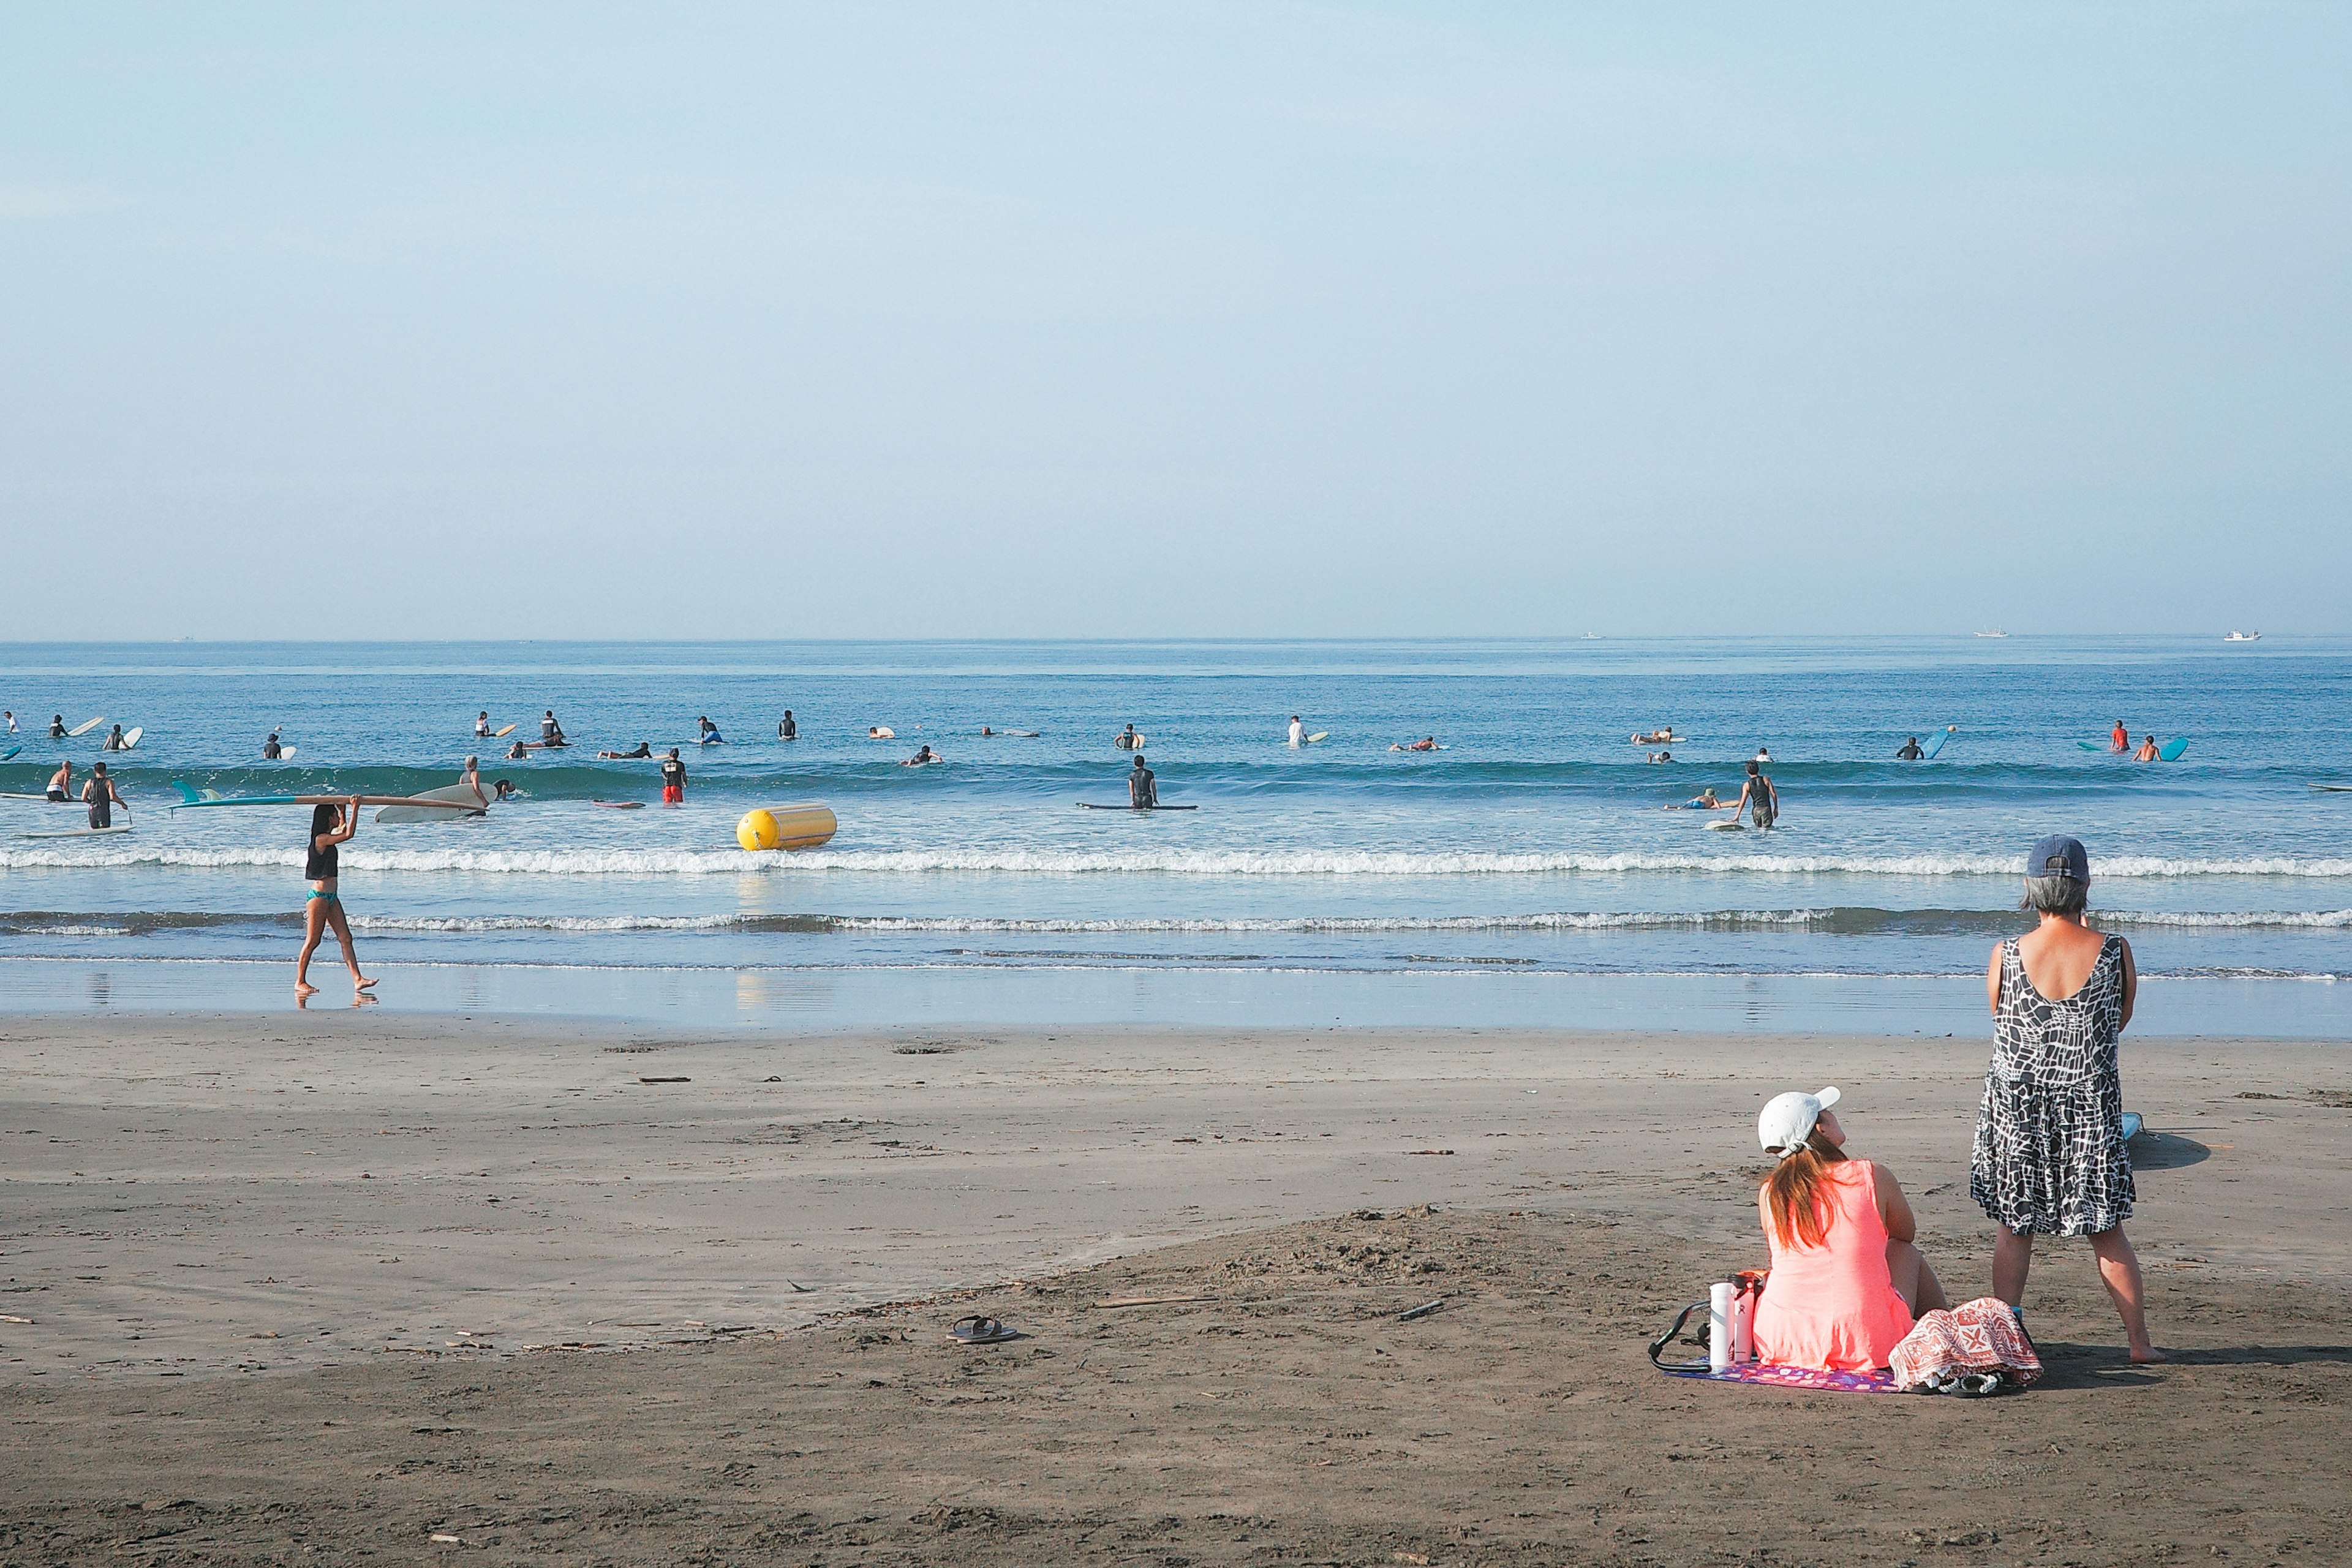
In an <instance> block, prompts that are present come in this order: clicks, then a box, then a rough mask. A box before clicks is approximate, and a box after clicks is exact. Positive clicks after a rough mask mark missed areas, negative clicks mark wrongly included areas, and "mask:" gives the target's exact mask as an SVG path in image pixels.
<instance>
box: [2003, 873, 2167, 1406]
mask: <svg viewBox="0 0 2352 1568" xmlns="http://www.w3.org/2000/svg"><path fill="white" fill-rule="evenodd" d="M2090 891H2091V858H2090V855H2089V853H2088V852H2087V851H2085V850H2084V847H2083V844H2082V840H2080V839H2077V838H2067V837H2062V836H2060V835H2056V834H2053V835H2052V836H2051V837H2047V838H2044V839H2042V841H2041V842H2040V843H2038V844H2036V845H2035V846H2034V847H2033V852H2032V854H2031V855H2029V856H2028V857H2027V858H2026V862H2025V899H2024V902H2023V903H2022V905H2021V907H2022V908H2025V909H2029V910H2034V911H2036V912H2037V913H2039V914H2040V916H2041V917H2042V923H2041V925H2040V926H2039V927H2037V928H2036V929H2035V930H2033V931H2029V932H2028V933H2026V934H2025V935H2023V936H2013V937H2011V938H2010V939H2009V940H2007V941H2006V942H2001V943H2000V945H1999V946H1997V947H1995V948H1994V949H1993V950H1992V963H1991V966H1990V968H1988V969H1987V970H1986V971H1985V991H1986V993H1987V994H1988V995H1989V996H1990V999H1991V1002H1992V1018H1993V1047H1992V1067H1991V1069H1990V1071H1989V1072H1987V1073H1986V1075H1985V1089H1984V1101H1983V1105H1982V1108H1981V1109H1980V1110H1979V1112H1978V1115H1977V1141H1976V1152H1975V1155H1974V1157H1973V1158H1972V1159H1971V1160H1970V1162H1969V1196H1970V1197H1971V1198H1974V1199H1975V1200H1976V1202H1977V1204H1978V1205H1979V1206H1980V1207H1981V1208H1982V1209H1983V1210H1984V1211H1985V1214H1986V1215H1987V1216H1988V1217H1990V1219H1991V1220H1992V1221H1993V1222H1994V1223H1995V1224H1996V1225H1998V1226H2000V1234H1999V1235H1998V1236H1997V1237H1995V1238H1994V1241H1993V1250H1992V1293H1993V1294H1994V1295H1996V1296H1998V1297H2000V1299H2001V1300H2004V1301H2006V1302H2008V1303H2009V1304H2010V1305H2011V1306H2012V1307H2015V1306H2018V1305H2019V1304H2020V1303H2021V1302H2022V1300H2024V1297H2025V1276H2026V1271H2027V1270H2028V1269H2029V1268H2032V1264H2033V1238H2034V1237H2035V1236H2036V1235H2042V1236H2084V1237H2090V1240H2091V1250H2092V1251H2093V1252H2095V1253H2096V1254H2097V1255H2098V1258H2099V1279H2100V1280H2101V1281H2102V1282H2103V1283H2104V1284H2105V1286H2106V1288H2107V1295H2108V1296H2109V1297H2110V1298H2111V1299H2112V1300H2114V1301H2115V1304H2116V1313H2117V1315H2119V1316H2120V1317H2121V1318H2122V1319H2123V1322H2124V1333H2125V1335H2126V1338H2128V1339H2129V1340H2130V1342H2131V1358H2132V1360H2134V1361H2136V1362H2155V1361H2162V1360H2163V1359H2164V1354H2163V1352H2160V1351H2158V1349H2157V1348H2156V1346H2155V1345H2154V1344H2152V1343H2151V1342H2149V1340H2148V1336H2147V1311H2146V1308H2145V1306H2144V1305H2143V1292H2142V1287H2141V1283H2140V1272H2139V1258H2138V1255H2137V1254H2136V1253H2134V1252H2133V1251H2132V1245H2131V1241H2130V1238H2128V1237H2126V1236H2125V1235H2124V1221H2125V1220H2126V1219H2129V1218H2130V1217H2131V1212H2132V1199H2133V1195H2134V1194H2133V1191H2132V1170H2131V1159H2130V1157H2129V1156H2128V1155H2127V1154H2126V1152H2124V1096H2123V1079H2122V1075H2121V1072H2120V1070H2119V1068H2118V1067H2117V1064H2116V1041H2117V1039H2118V1037H2120V1036H2121V1035H2122V1034H2123V1030H2124V1026H2125V1025H2126V1024H2128V1023H2130V1022H2131V1016H2132V1004H2133V1002H2134V1000H2135V999H2136V998H2137V994H2138V991H2139V973H2138V972H2137V970H2136V969H2134V968H2133V967H2132V955H2131V944H2130V943H2129V942H2126V941H2124V939H2123V938H2121V937H2119V936H2106V935H2103V934H2101V933H2100V932H2098V931H2093V930H2092V929H2091V928H2090V927H2089V926H2087V925H2085V924H2084V923H2083V909H2084V904H2085V902H2086V901H2087V900H2088V899H2089V897H2090Z"/></svg>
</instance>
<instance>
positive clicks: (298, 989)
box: [294, 980, 319, 996]
mask: <svg viewBox="0 0 2352 1568" xmlns="http://www.w3.org/2000/svg"><path fill="white" fill-rule="evenodd" d="M294 994H295V995H297V996H316V995H317V994H319V988H318V987H317V986H315V985H313V984H310V982H309V981H307V980H297V981H296V982H295V983H294Z"/></svg>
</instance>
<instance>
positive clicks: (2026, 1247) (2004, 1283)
mask: <svg viewBox="0 0 2352 1568" xmlns="http://www.w3.org/2000/svg"><path fill="white" fill-rule="evenodd" d="M1996 1229H1997V1234H1996V1235H1995V1236H1994V1237H1993V1238H1992V1293H1993V1294H1994V1295H1996V1296H1998V1297H2000V1299H2001V1300H2004V1301H2006V1302H2008V1303H2009V1304H2010V1305H2011V1306H2012V1307H2017V1308H2023V1307H2024V1305H2025V1276H2026V1273H2027V1271H2028V1270H2030V1269H2031V1268H2032V1267H2033V1233H2032V1231H2025V1232H2022V1233H2021V1232H2018V1231H2014V1230H2011V1229H2010V1228H2009V1226H2005V1225H2004V1226H1998V1227H1996Z"/></svg>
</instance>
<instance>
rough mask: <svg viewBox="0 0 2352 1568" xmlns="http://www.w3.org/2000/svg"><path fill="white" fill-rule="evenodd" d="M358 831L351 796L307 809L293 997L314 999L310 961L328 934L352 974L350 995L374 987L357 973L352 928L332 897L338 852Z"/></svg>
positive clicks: (357, 813) (335, 895)
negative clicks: (305, 894) (305, 885)
mask: <svg viewBox="0 0 2352 1568" xmlns="http://www.w3.org/2000/svg"><path fill="white" fill-rule="evenodd" d="M359 830H360V797H359V796H357V795H353V796H352V798H351V799H350V801H349V802H347V803H346V804H344V805H332V804H331V803H327V802H321V803H320V804H319V805H314V806H312V807H311V808H310V849H309V852H308V853H307V854H305V855H304V857H303V858H302V876H303V878H304V879H305V880H307V881H308V882H309V883H310V897H309V898H307V899H305V900H303V901H302V956H301V957H299V958H298V959H296V960H295V961H294V994H296V995H297V996H313V995H316V994H318V990H319V988H318V987H317V986H315V985H313V984H310V955H311V954H312V953H314V952H318V951H319V940H320V938H321V937H323V936H325V935H326V934H327V931H328V929H329V928H330V927H331V928H333V930H334V933H335V940H336V941H337V942H341V943H342V947H343V963H344V965H345V966H346V967H347V968H349V969H350V970H351V972H352V992H353V993H354V994H362V993H364V992H366V991H367V989H368V988H369V987H370V986H372V985H373V984H375V982H374V981H373V980H371V979H369V978H368V977H367V976H366V975H364V974H362V973H360V957H359V953H358V952H357V951H356V950H355V949H353V947H352V922H351V921H349V920H347V919H345V918H344V915H343V900H342V899H341V897H340V896H339V895H338V893H337V892H336V884H337V881H338V880H339V879H340V874H341V856H342V851H341V848H339V846H341V845H343V844H347V843H349V842H350V841H351V838H352V835H353V834H355V833H357V832H358V831H359Z"/></svg>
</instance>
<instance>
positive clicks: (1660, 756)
mask: <svg viewBox="0 0 2352 1568" xmlns="http://www.w3.org/2000/svg"><path fill="white" fill-rule="evenodd" d="M1646 755H1647V756H1648V757H1649V759H1650V761H1652V762H1654V763H1671V762H1673V761H1674V760H1675V754H1674V753H1673V752H1647V753H1646Z"/></svg>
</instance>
